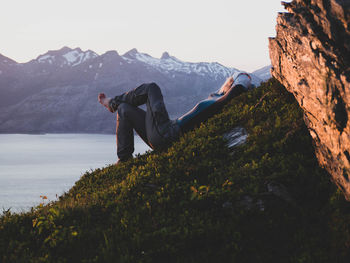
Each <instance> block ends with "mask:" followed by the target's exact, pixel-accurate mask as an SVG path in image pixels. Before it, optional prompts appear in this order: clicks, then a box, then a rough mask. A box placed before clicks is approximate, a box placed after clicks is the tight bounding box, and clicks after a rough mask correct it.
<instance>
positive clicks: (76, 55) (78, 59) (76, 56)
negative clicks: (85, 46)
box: [63, 48, 98, 67]
mask: <svg viewBox="0 0 350 263" xmlns="http://www.w3.org/2000/svg"><path fill="white" fill-rule="evenodd" d="M97 56H98V55H97V54H96V53H95V52H93V51H91V50H88V51H85V52H83V51H81V49H80V48H76V49H74V50H72V51H69V52H67V53H66V54H64V55H63V57H64V58H65V59H66V61H67V63H68V65H70V66H72V67H74V66H77V65H79V64H81V63H83V62H85V61H87V60H89V59H92V58H95V57H97Z"/></svg>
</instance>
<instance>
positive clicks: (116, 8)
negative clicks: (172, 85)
mask: <svg viewBox="0 0 350 263" xmlns="http://www.w3.org/2000/svg"><path fill="white" fill-rule="evenodd" d="M0 4H1V5H0V6H1V15H0V36H1V42H0V43H1V44H0V53H1V54H3V55H5V56H7V57H10V58H12V59H14V60H16V61H17V62H27V61H29V60H31V59H34V58H36V57H37V56H39V55H40V54H43V53H46V52H47V51H48V50H54V49H59V48H62V47H63V46H69V47H71V48H75V47H80V48H81V49H83V50H87V49H91V50H93V51H95V52H97V53H98V54H103V53H104V52H106V51H108V50H116V51H118V53H119V54H124V53H125V52H127V51H128V50H130V49H132V48H137V49H138V51H139V52H142V53H147V54H149V55H151V56H154V57H160V56H161V54H162V53H163V52H164V51H168V52H169V53H170V55H173V56H175V57H177V58H179V59H181V60H184V61H191V62H199V61H208V62H219V63H221V64H223V65H225V66H229V67H236V68H238V69H242V70H246V71H253V70H255V69H258V68H260V67H263V66H266V65H268V64H270V60H269V55H268V40H267V38H268V37H269V36H275V24H276V16H277V12H280V11H284V10H283V8H282V7H281V5H280V0H239V1H238V0H212V1H209V0H171V1H168V0H124V1H122V0H70V1H68V0H55V1H54V0H0Z"/></svg>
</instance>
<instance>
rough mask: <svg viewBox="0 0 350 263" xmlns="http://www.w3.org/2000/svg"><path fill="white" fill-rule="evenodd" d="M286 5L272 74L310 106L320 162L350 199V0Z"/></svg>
mask: <svg viewBox="0 0 350 263" xmlns="http://www.w3.org/2000/svg"><path fill="white" fill-rule="evenodd" d="M282 4H283V5H284V6H285V8H286V9H287V11H289V13H280V14H279V15H278V18H277V26H276V31H277V35H276V37H275V38H271V39H270V41H269V48H270V57H271V62H272V66H273V68H272V70H271V73H272V75H273V76H274V77H275V78H277V79H278V80H279V81H280V82H281V83H282V84H283V85H284V86H285V87H286V88H287V89H288V91H290V92H292V93H293V94H294V96H295V98H296V99H297V101H298V103H299V105H300V107H302V109H303V110H304V112H305V115H304V119H305V123H306V125H307V127H308V129H309V131H310V134H311V136H312V137H313V139H314V141H315V146H316V155H317V158H318V160H319V163H320V164H321V165H322V166H323V167H325V168H326V169H327V171H328V172H329V173H330V174H331V176H332V178H333V181H334V182H335V183H336V184H337V185H338V186H339V187H340V188H341V190H342V191H343V192H344V194H345V197H346V199H347V200H350V120H349V117H350V116H349V112H350V67H349V65H350V1H348V0H294V1H292V2H291V3H283V2H282Z"/></svg>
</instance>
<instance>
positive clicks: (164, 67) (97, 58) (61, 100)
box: [0, 47, 264, 133]
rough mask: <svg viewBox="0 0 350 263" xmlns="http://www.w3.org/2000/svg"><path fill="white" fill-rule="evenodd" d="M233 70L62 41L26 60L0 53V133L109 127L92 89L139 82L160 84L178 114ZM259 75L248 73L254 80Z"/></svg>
mask: <svg viewBox="0 0 350 263" xmlns="http://www.w3.org/2000/svg"><path fill="white" fill-rule="evenodd" d="M237 71H238V69H235V68H227V67H225V66H223V65H221V64H219V63H205V62H201V63H191V62H184V61H181V60H179V59H177V58H175V57H173V56H171V55H169V54H168V53H167V52H164V54H163V55H162V56H161V58H154V57H151V56H149V55H148V54H144V53H140V52H138V51H137V50H136V49H132V50H130V51H128V52H127V53H125V54H124V55H119V54H118V53H117V52H116V51H108V52H106V53H104V54H102V55H98V54H96V53H95V52H93V51H91V50H87V51H82V50H81V49H80V48H75V49H71V48H69V47H63V48H61V49H59V50H52V51H48V52H47V53H45V54H43V55H40V56H38V57H37V58H36V59H33V60H31V61H29V62H28V63H17V62H15V61H13V60H11V59H9V58H6V57H4V56H2V55H0V133H53V132H60V133H61V132H62V133H68V132H87V133H113V132H114V131H115V127H114V125H113V123H114V122H115V115H113V114H109V113H108V112H106V111H105V109H104V108H103V107H101V106H100V105H99V104H98V102H97V94H98V93H99V92H105V93H106V94H107V95H109V96H115V95H118V94H120V93H122V92H124V91H127V90H129V89H132V88H135V87H137V86H138V85H140V84H141V83H144V82H156V83H158V84H159V85H160V87H161V88H162V91H163V93H164V98H165V102H166V105H167V107H168V110H169V113H170V115H171V117H178V116H180V115H181V114H183V113H185V112H186V111H188V110H189V109H191V107H192V106H193V105H194V104H195V103H196V102H197V101H198V100H200V99H203V98H205V97H206V96H207V95H208V94H209V93H210V92H213V91H214V90H216V89H218V88H219V87H220V86H221V84H222V83H223V82H224V81H225V79H226V78H227V77H228V76H230V75H231V74H233V73H234V72H237ZM262 80H264V79H261V78H260V77H259V76H253V82H254V83H255V85H259V83H260V82H261V81H262Z"/></svg>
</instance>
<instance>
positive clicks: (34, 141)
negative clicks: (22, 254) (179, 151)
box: [0, 134, 149, 212]
mask: <svg viewBox="0 0 350 263" xmlns="http://www.w3.org/2000/svg"><path fill="white" fill-rule="evenodd" d="M147 150H149V147H148V146H147V145H146V144H145V143H144V142H143V141H142V140H141V139H140V138H139V137H136V136H135V153H143V152H145V151H147ZM116 161H117V155H116V146H115V135H100V134H45V135H26V134H0V212H1V211H2V209H6V210H7V209H9V208H11V211H13V212H21V211H28V210H29V209H30V207H32V206H35V205H38V204H39V203H40V202H41V201H42V200H41V198H40V195H45V196H47V197H48V199H49V200H55V199H56V197H57V196H59V195H61V194H62V193H64V192H65V191H67V190H69V189H70V188H71V187H72V186H73V185H74V182H75V181H77V180H78V179H79V178H80V177H81V176H82V175H83V174H84V173H85V172H86V171H89V170H91V169H96V168H98V167H103V166H107V165H109V164H113V163H115V162H116Z"/></svg>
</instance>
